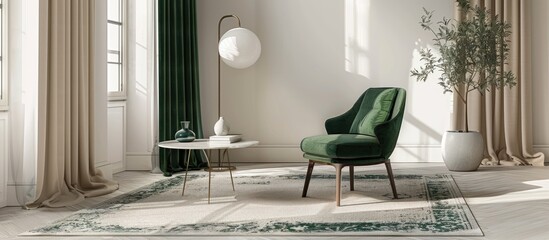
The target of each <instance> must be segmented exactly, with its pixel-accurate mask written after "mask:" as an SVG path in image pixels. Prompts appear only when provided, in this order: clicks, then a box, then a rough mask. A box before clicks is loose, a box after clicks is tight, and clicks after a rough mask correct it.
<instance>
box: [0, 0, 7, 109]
mask: <svg viewBox="0 0 549 240" xmlns="http://www.w3.org/2000/svg"><path fill="white" fill-rule="evenodd" d="M0 6H1V11H2V12H1V14H2V26H1V27H2V29H1V31H2V36H1V39H0V41H1V43H0V46H1V48H2V54H1V55H0V60H1V63H2V64H1V65H0V67H1V68H2V75H1V76H0V78H1V79H0V84H1V85H2V86H1V90H0V91H1V92H0V111H6V110H8V99H9V98H8V92H9V91H8V87H9V85H8V61H7V59H8V34H7V33H8V11H7V9H8V1H7V0H0Z"/></svg>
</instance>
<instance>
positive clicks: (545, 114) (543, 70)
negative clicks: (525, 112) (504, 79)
mask: <svg viewBox="0 0 549 240" xmlns="http://www.w3.org/2000/svg"><path fill="white" fill-rule="evenodd" d="M530 3H531V6H530V7H531V8H532V14H531V20H530V21H531V23H532V30H531V33H532V36H531V37H530V38H529V40H530V41H531V44H532V60H531V63H532V87H533V96H532V98H533V101H532V102H533V106H532V108H533V123H532V126H533V129H534V131H533V132H534V151H536V152H543V153H544V154H545V161H546V162H549V126H548V124H549V108H548V107H547V103H548V102H549V94H547V91H549V67H548V66H549V16H548V14H547V13H549V2H548V1H546V0H532V1H530Z"/></svg>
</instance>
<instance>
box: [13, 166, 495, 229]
mask: <svg viewBox="0 0 549 240" xmlns="http://www.w3.org/2000/svg"><path fill="white" fill-rule="evenodd" d="M206 176H207V175H206V174H191V175H189V176H188V180H189V181H192V180H194V179H196V178H201V177H206ZM245 177H246V178H250V177H252V178H265V176H245ZM270 177H280V178H292V179H304V177H305V176H304V175H303V174H295V173H294V174H285V175H280V176H270ZM428 177H437V178H448V179H449V180H450V181H449V182H450V185H451V186H452V188H448V190H455V193H457V195H455V196H457V198H459V199H460V200H461V201H460V202H461V204H460V207H459V208H460V209H461V211H462V212H464V213H469V214H470V216H471V218H472V219H467V221H468V223H469V224H470V226H471V229H469V230H474V229H478V231H480V234H475V235H470V234H459V233H456V234H451V230H454V231H455V230H467V229H457V228H456V227H455V226H454V225H455V224H448V223H446V225H439V226H443V227H449V228H448V229H449V231H447V232H428V233H429V234H421V233H423V231H422V232H416V233H403V232H402V229H399V230H400V232H399V231H396V230H395V231H393V232H394V234H373V232H376V231H367V230H370V229H364V230H366V231H362V232H357V231H353V232H341V231H340V230H341V229H340V228H341V227H344V228H345V227H346V226H349V225H356V224H362V225H364V224H365V223H364V222H348V223H338V224H337V226H334V223H312V222H308V223H300V222H296V223H294V224H295V226H293V227H299V226H302V225H303V224H307V225H309V227H311V228H310V229H309V230H310V231H311V230H314V229H320V230H324V232H301V231H295V230H294V231H289V232H275V233H270V232H260V233H258V232H231V231H226V232H212V233H207V234H206V233H189V234H184V235H182V234H181V233H182V232H181V231H185V229H181V228H182V227H183V228H184V227H187V228H189V227H190V228H191V229H192V228H194V227H204V226H210V227H216V226H220V225H231V224H227V223H221V224H215V223H211V224H185V225H180V226H177V227H174V228H171V229H170V230H169V231H163V232H159V233H151V232H153V231H154V230H156V229H158V228H150V229H149V228H124V227H122V226H118V225H111V226H102V227H101V228H98V229H96V230H101V231H98V232H96V231H95V230H93V228H92V230H91V231H92V232H87V233H82V232H81V231H80V232H74V233H73V232H66V231H65V232H63V230H62V229H61V227H60V226H59V224H60V223H62V222H65V221H71V219H86V218H84V217H80V216H85V215H90V214H93V213H91V212H90V211H97V214H96V215H97V216H99V215H100V214H103V213H105V212H108V211H113V210H117V209H120V208H121V207H122V206H123V205H124V204H128V203H133V202H136V201H139V200H141V199H145V198H148V197H150V196H152V195H153V194H159V193H163V192H165V191H168V190H169V189H171V188H172V187H174V186H178V185H180V184H182V182H183V176H182V175H178V176H174V177H171V178H168V179H162V180H158V181H156V182H153V183H150V184H147V185H145V186H142V187H139V188H137V189H134V190H132V191H129V192H127V193H124V194H121V195H118V196H116V197H113V198H111V199H107V200H105V201H103V202H101V203H98V204H96V205H95V206H93V207H90V208H86V209H81V210H79V211H77V212H75V213H73V214H71V215H69V216H67V217H65V218H62V219H60V220H57V221H55V222H53V223H50V224H48V225H46V226H44V227H40V228H35V229H33V230H30V231H28V232H25V233H21V234H20V236H88V235H89V236H185V237H191V236H195V237H200V236H202V237H207V236H212V237H215V236H217V237H220V236H234V237H237V236H256V237H260V236H280V237H284V236H304V235H305V234H309V235H314V236H319V237H322V236H334V235H337V236H341V237H345V236H351V237H353V236H354V237H357V236H372V237H374V236H383V237H391V236H400V237H406V236H410V237H422V236H424V237H483V236H484V232H483V231H482V229H481V228H480V225H479V224H478V222H477V220H476V218H475V217H474V214H473V212H472V211H471V209H470V207H469V205H468V204H467V202H466V200H465V198H464V197H463V194H462V192H461V189H460V188H459V186H458V185H457V183H456V182H455V179H454V178H453V176H452V175H451V174H399V175H395V179H406V178H413V179H420V178H428ZM235 178H239V177H238V176H235ZM312 178H317V179H318V178H323V179H335V175H333V174H327V173H322V174H313V176H312ZM343 178H344V179H345V178H348V176H344V177H343ZM355 179H387V176H386V175H378V174H375V175H359V176H355ZM428 190H429V189H425V192H426V193H429V191H428ZM429 195H431V194H429ZM427 200H429V201H431V202H433V203H435V202H436V200H432V199H429V198H428V199H427ZM432 207H433V208H434V207H435V206H434V205H432ZM441 207H442V206H441ZM440 210H442V211H444V208H442V209H440ZM433 214H435V213H433ZM435 215H436V214H435ZM435 217H436V216H435ZM465 217H467V214H465ZM87 218H89V217H87ZM91 219H94V218H91ZM442 222H443V223H444V221H442ZM247 223H248V224H250V223H253V222H251V221H250V222H247ZM280 224H284V223H281V222H275V223H274V224H273V225H272V226H271V227H273V228H274V229H276V228H278V227H280ZM286 224H287V225H286V226H285V227H286V228H285V229H289V228H288V226H290V225H288V224H289V223H286ZM299 224H301V225H299ZM396 224H400V223H392V224H391V227H396ZM94 225H95V224H94V222H91V223H89V226H94ZM381 225H383V226H387V225H390V224H389V223H383V224H381ZM411 225H421V223H414V224H411ZM246 227H248V228H254V227H257V226H254V225H253V224H252V225H247V226H246ZM362 227H364V226H362ZM370 227H371V226H370ZM429 227H430V225H429V224H424V226H423V229H428V228H429ZM475 227H476V228H475ZM236 228H239V229H241V228H242V223H235V224H234V226H231V227H230V228H229V230H231V229H232V230H234V229H236ZM458 228H459V227H458ZM326 229H331V230H332V231H328V232H326ZM410 229H417V228H410ZM41 231H46V232H41ZM384 231H391V230H384ZM369 232H370V233H369ZM139 233H143V234H141V235H140V234H139Z"/></svg>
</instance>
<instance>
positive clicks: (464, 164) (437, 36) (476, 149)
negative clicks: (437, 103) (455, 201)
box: [411, 0, 516, 171]
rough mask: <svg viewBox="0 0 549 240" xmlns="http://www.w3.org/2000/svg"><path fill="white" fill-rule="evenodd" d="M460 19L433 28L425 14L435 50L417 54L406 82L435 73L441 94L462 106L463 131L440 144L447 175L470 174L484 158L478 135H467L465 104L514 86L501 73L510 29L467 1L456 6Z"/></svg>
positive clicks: (424, 25) (510, 78)
mask: <svg viewBox="0 0 549 240" xmlns="http://www.w3.org/2000/svg"><path fill="white" fill-rule="evenodd" d="M457 3H458V6H459V8H460V10H461V11H462V14H463V15H464V16H468V17H467V18H465V19H462V20H459V21H458V20H455V19H448V18H443V19H442V20H441V21H438V22H436V23H433V21H432V20H431V19H432V16H433V12H432V11H431V12H430V11H427V10H426V9H425V8H424V12H425V13H424V15H423V16H422V17H421V21H420V24H421V27H422V28H423V29H424V30H427V31H430V32H431V33H432V34H433V35H434V38H433V41H434V47H435V49H436V50H437V51H438V55H435V54H434V53H433V52H432V49H429V48H422V49H420V51H419V53H420V56H421V62H422V64H423V66H421V67H420V68H419V69H413V70H412V71H411V76H412V77H415V78H416V80H417V81H426V80H427V78H428V77H429V76H430V75H431V74H434V73H435V72H439V73H440V74H441V75H440V77H439V78H438V84H439V85H440V86H442V88H443V91H444V93H447V92H450V93H454V94H457V96H458V99H459V100H460V101H461V102H462V103H463V104H464V106H465V119H466V122H465V129H462V130H459V131H447V132H446V133H445V134H444V136H443V138H442V157H443V159H444V163H445V164H446V166H447V167H448V169H449V170H452V171H474V170H476V169H477V168H478V166H479V165H480V162H481V161H482V158H483V154H484V141H483V139H482V136H481V134H480V133H478V132H474V131H469V116H468V115H467V101H468V97H469V93H470V92H472V91H478V92H480V93H481V94H484V93H485V92H486V91H490V90H491V89H499V88H502V87H505V86H508V87H512V86H514V85H515V84H516V81H515V79H516V78H515V75H514V74H513V73H512V72H511V71H505V70H504V68H503V66H504V65H506V64H508V62H507V59H508V56H509V40H508V37H509V36H510V35H511V31H510V29H511V26H510V25H509V24H508V23H506V22H505V21H502V20H500V18H499V17H498V16H495V17H493V16H491V14H490V13H489V12H488V11H487V10H486V9H484V8H481V7H479V6H471V4H470V2H469V0H457Z"/></svg>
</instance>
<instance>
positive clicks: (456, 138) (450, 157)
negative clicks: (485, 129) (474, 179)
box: [442, 131, 484, 172]
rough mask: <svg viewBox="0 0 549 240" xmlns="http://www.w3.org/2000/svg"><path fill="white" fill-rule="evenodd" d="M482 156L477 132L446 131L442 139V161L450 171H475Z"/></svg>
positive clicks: (482, 142)
mask: <svg viewBox="0 0 549 240" xmlns="http://www.w3.org/2000/svg"><path fill="white" fill-rule="evenodd" d="M483 155H484V140H483V139H482V135H480V133H479V132H457V131H448V132H446V133H444V136H443V137H442V159H444V163H445V164H446V167H447V168H448V169H449V170H450V171H459V172H465V171H475V170H477V168H478V166H479V165H480V162H481V161H482V158H483Z"/></svg>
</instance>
